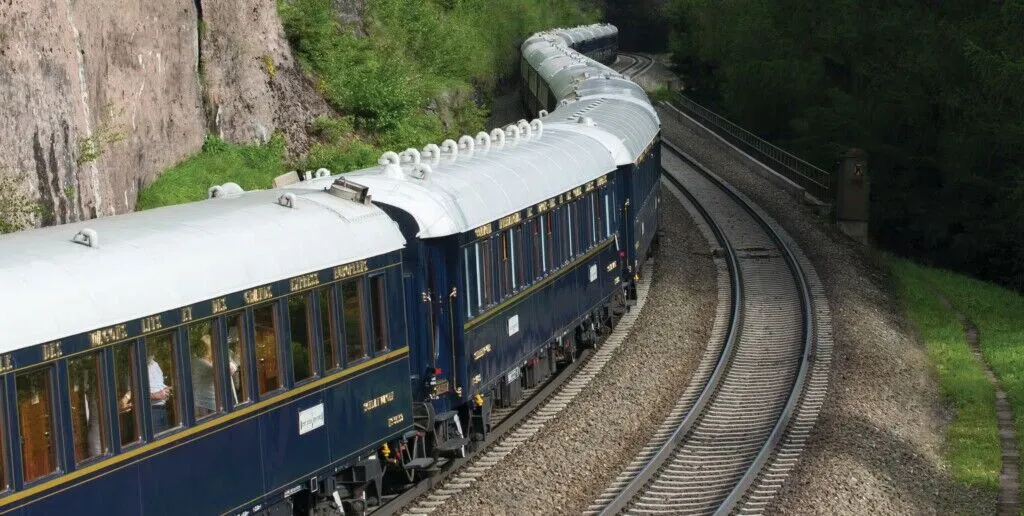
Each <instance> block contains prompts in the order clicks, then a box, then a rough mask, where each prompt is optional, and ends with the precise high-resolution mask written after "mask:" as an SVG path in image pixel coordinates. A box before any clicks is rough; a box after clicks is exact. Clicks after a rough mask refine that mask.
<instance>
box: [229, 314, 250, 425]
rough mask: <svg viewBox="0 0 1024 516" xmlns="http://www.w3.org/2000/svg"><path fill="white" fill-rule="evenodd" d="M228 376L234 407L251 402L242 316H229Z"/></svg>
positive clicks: (243, 319)
mask: <svg viewBox="0 0 1024 516" xmlns="http://www.w3.org/2000/svg"><path fill="white" fill-rule="evenodd" d="M227 325H228V376H229V377H231V396H232V398H233V399H232V402H233V403H234V404H235V405H238V404H240V403H246V402H248V401H251V400H252V397H251V396H249V361H248V360H246V351H245V349H246V348H245V318H244V317H242V314H234V315H229V316H228V317H227Z"/></svg>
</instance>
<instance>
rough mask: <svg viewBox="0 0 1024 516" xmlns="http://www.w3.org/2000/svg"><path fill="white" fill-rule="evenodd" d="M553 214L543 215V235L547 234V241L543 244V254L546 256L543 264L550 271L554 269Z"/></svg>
mask: <svg viewBox="0 0 1024 516" xmlns="http://www.w3.org/2000/svg"><path fill="white" fill-rule="evenodd" d="M554 219H555V214H554V213H551V212H547V213H545V214H544V225H545V226H546V227H545V233H546V234H547V241H546V242H545V243H544V252H545V254H547V259H546V260H545V263H546V264H547V269H545V270H551V269H554V268H555V233H554V231H555V220H554Z"/></svg>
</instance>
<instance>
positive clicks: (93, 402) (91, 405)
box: [68, 351, 108, 463]
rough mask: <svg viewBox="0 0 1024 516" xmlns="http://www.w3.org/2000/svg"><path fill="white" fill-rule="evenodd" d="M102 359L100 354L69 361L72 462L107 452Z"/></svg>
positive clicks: (80, 356)
mask: <svg viewBox="0 0 1024 516" xmlns="http://www.w3.org/2000/svg"><path fill="white" fill-rule="evenodd" d="M102 385H103V357H102V355H101V352H99V351H97V352H93V353H85V354H82V355H77V356H75V357H72V358H69V359H68V390H69V391H70V392H69V394H70V396H69V397H68V398H69V400H70V405H71V440H72V442H73V443H74V445H75V462H76V463H79V462H82V461H86V460H89V459H91V458H93V457H98V456H100V455H102V454H105V453H107V451H108V449H107V442H108V439H107V422H106V421H105V418H104V417H103V412H104V411H103V401H102V400H104V399H106V398H104V396H103V390H102Z"/></svg>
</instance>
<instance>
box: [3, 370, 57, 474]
mask: <svg viewBox="0 0 1024 516" xmlns="http://www.w3.org/2000/svg"><path fill="white" fill-rule="evenodd" d="M44 370H45V371H47V372H48V373H49V374H48V375H47V382H46V383H47V384H48V386H49V389H48V391H49V396H48V397H49V400H48V402H49V405H50V428H49V430H50V435H51V439H50V447H51V448H52V457H53V458H52V460H53V468H52V470H51V471H50V472H48V473H45V474H42V475H39V476H37V477H35V478H33V479H32V480H28V479H27V476H26V474H25V471H26V470H27V469H28V468H26V467H25V453H24V450H25V439H24V436H22V423H21V416H22V411H21V404H20V403H19V402H18V376H19V373H20V374H34V373H35V372H37V371H44ZM58 374H59V368H58V363H57V362H44V363H42V364H36V365H33V366H30V367H26V368H25V369H24V370H21V371H16V372H14V373H13V374H12V375H11V376H12V380H13V381H14V389H13V390H14V411H13V413H14V421H15V423H16V426H17V428H18V434H17V439H16V443H17V449H18V454H17V455H18V458H19V459H20V467H18V468H17V470H18V473H19V475H18V478H17V481H18V482H19V483H20V485H21V487H22V489H24V488H25V487H29V486H33V485H38V484H41V483H43V482H46V481H48V480H50V479H52V478H55V477H57V476H59V475H60V474H61V473H62V472H63V471H66V468H65V466H64V462H65V461H64V460H63V459H64V451H65V450H64V446H65V441H64V439H63V437H64V435H63V432H62V430H63V425H61V424H58V423H59V422H60V421H59V420H60V416H61V415H60V414H58V409H59V408H60V407H59V406H58V405H60V403H59V402H58V400H57V399H55V398H54V396H53V394H54V393H55V392H59V389H60V385H59V384H60V382H59V381H57V376H58Z"/></svg>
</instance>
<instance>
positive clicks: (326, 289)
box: [313, 282, 345, 376]
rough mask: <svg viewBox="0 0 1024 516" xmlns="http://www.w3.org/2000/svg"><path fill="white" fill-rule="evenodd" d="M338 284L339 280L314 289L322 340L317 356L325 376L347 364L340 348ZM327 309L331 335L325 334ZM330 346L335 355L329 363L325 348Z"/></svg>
mask: <svg viewBox="0 0 1024 516" xmlns="http://www.w3.org/2000/svg"><path fill="white" fill-rule="evenodd" d="M338 284H339V283H338V282H334V283H329V284H327V285H322V286H320V287H317V288H316V289H315V290H314V292H316V293H317V295H315V296H313V297H315V298H316V312H317V314H318V316H319V317H317V323H318V324H317V334H318V335H319V336H320V340H319V341H318V342H319V344H320V346H318V350H317V353H318V355H317V356H318V357H319V360H318V364H319V366H320V372H321V374H323V376H327V375H328V374H331V373H333V372H336V371H339V370H341V369H342V368H344V365H345V362H344V360H342V357H341V355H340V354H339V349H338V348H339V342H340V340H341V339H339V337H340V336H341V325H340V324H339V322H340V321H339V318H338V313H339V312H338V289H337V286H338ZM324 294H326V295H327V306H326V307H324V306H323V304H324ZM325 311H326V315H327V318H328V325H329V330H330V335H324V321H323V318H324V314H325ZM328 347H329V348H330V349H331V354H332V356H333V357H334V359H333V360H331V361H330V362H331V363H328V360H327V356H326V355H325V354H324V350H325V349H327V348H328Z"/></svg>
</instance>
